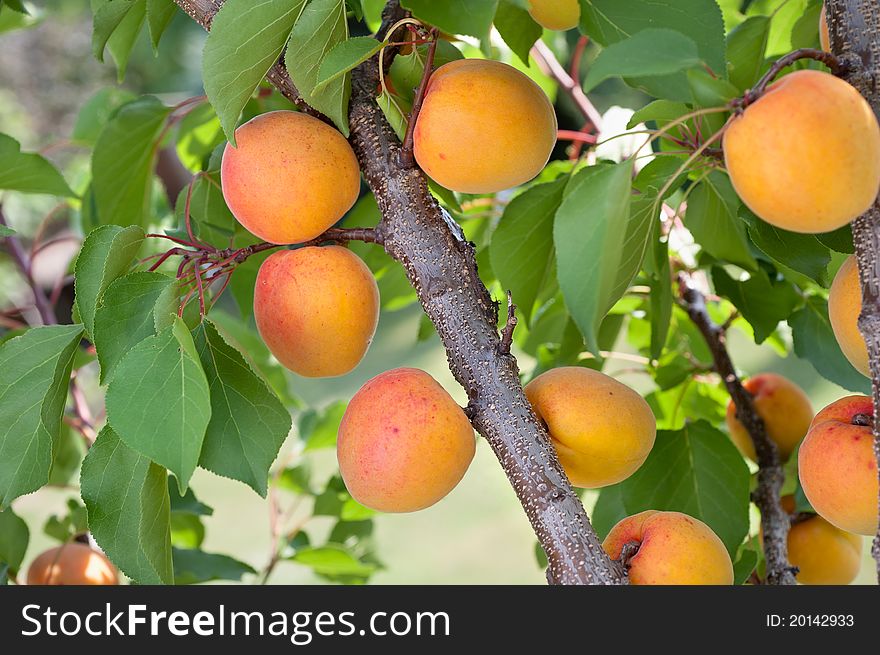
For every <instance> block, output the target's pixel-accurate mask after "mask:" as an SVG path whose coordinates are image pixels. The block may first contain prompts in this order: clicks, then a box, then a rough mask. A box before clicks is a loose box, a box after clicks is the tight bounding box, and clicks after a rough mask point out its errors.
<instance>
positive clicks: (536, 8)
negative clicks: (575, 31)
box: [529, 0, 581, 30]
mask: <svg viewBox="0 0 880 655" xmlns="http://www.w3.org/2000/svg"><path fill="white" fill-rule="evenodd" d="M529 13H530V14H531V16H532V18H534V19H535V22H536V23H538V24H539V25H540V26H541V27H546V28H547V29H548V30H570V29H571V28H572V27H577V24H578V22H580V20H581V5H580V3H579V2H578V0H530V2H529Z"/></svg>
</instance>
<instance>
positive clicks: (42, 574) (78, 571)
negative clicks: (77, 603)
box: [27, 543, 119, 585]
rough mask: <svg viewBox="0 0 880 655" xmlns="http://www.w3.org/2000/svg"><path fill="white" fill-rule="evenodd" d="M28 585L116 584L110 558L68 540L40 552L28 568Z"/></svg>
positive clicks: (117, 579) (114, 568)
mask: <svg viewBox="0 0 880 655" xmlns="http://www.w3.org/2000/svg"><path fill="white" fill-rule="evenodd" d="M27 583H28V584H29V585H117V584H119V575H118V574H117V573H116V567H114V566H113V565H112V564H111V563H110V560H108V559H107V558H106V557H104V555H102V554H101V553H99V552H98V551H96V550H94V549H92V548H90V547H89V546H87V545H85V544H80V543H69V544H64V545H63V546H58V547H57V548H50V549H49V550H47V551H46V552H44V553H42V554H40V555H39V556H38V557H37V558H36V559H35V560H34V561H33V562H32V563H31V566H30V568H29V569H28V574H27Z"/></svg>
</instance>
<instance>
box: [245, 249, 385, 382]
mask: <svg viewBox="0 0 880 655" xmlns="http://www.w3.org/2000/svg"><path fill="white" fill-rule="evenodd" d="M254 318H255V319H256V322H257V329H258V330H259V332H260V336H261V337H262V338H263V341H264V342H265V343H266V346H267V347H268V348H269V350H270V351H272V354H273V355H275V357H276V358H277V359H278V361H279V362H281V363H282V364H283V365H284V366H286V367H287V368H289V369H290V370H291V371H294V372H295V373H299V374H300V375H304V376H306V377H332V376H336V375H344V374H345V373H348V372H349V371H351V370H352V369H353V368H354V367H355V366H357V365H358V363H359V362H360V361H361V359H363V357H364V354H365V353H366V352H367V348H368V347H369V345H370V341H372V339H373V334H375V332H376V324H377V323H378V321H379V289H378V287H377V286H376V280H375V278H374V277H373V274H372V273H371V272H370V269H369V268H367V266H366V264H364V263H363V262H362V261H361V260H360V259H359V258H358V257H357V255H355V254H354V253H352V252H351V251H350V250H347V249H345V248H342V247H340V246H326V247H316V246H308V247H306V248H299V249H297V250H281V251H279V252H276V253H274V254H273V255H272V256H271V257H269V258H268V259H266V261H264V262H263V264H262V266H260V272H259V273H258V274H257V284H256V287H255V288H254Z"/></svg>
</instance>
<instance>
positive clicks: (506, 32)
mask: <svg viewBox="0 0 880 655" xmlns="http://www.w3.org/2000/svg"><path fill="white" fill-rule="evenodd" d="M495 27H496V29H497V30H498V33H499V34H500V35H501V38H502V39H504V42H505V43H506V44H507V45H508V46H509V47H510V49H511V50H513V52H514V53H516V56H517V57H519V58H520V59H521V60H522V62H523V63H524V64H525V65H526V66H528V65H529V52H531V50H532V46H533V45H535V42H536V41H537V40H538V39H540V38H541V35H542V34H543V33H544V28H542V27H541V26H540V25H538V24H537V23H536V22H535V21H534V20H533V19H532V17H531V15H529V12H528V11H526V10H525V9H524V8H522V7H520V6H517V5H516V4H514V3H512V2H510V1H509V0H501V2H499V3H498V9H496V10H495Z"/></svg>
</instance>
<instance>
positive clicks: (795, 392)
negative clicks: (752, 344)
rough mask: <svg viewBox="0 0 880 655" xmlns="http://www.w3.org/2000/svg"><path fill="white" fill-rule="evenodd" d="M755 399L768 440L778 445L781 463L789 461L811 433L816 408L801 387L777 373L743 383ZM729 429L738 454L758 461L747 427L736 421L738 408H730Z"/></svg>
mask: <svg viewBox="0 0 880 655" xmlns="http://www.w3.org/2000/svg"><path fill="white" fill-rule="evenodd" d="M743 387H745V389H746V391H748V392H749V393H750V394H751V395H752V398H754V405H755V411H757V412H758V416H760V417H761V419H762V420H763V421H764V427H765V429H766V430H767V436H768V437H770V439H771V441H773V443H775V444H776V448H777V450H778V451H779V457H780V459H781V460H782V461H785V460H786V459H788V457H789V455H791V454H792V453H793V452H794V449H795V448H797V445H798V444H799V443H800V441H801V439H803V438H804V436H805V435H806V434H807V430H809V429H810V422H811V421H812V420H813V407H812V405H811V404H810V399H809V398H808V397H807V394H805V393H804V391H803V389H801V388H800V387H799V386H798V385H796V384H795V383H794V382H792V381H791V380H788V379H786V378H784V377H782V376H781V375H776V374H775V373H761V374H760V375H756V376H754V377H752V378H749V379H748V380H746V381H745V382H743ZM726 420H727V429H728V430H729V432H730V438H731V439H732V440H733V443H734V444H735V445H736V447H737V448H739V451H740V452H741V453H742V454H743V455H745V456H746V457H748V458H749V459H751V460H752V461H757V456H756V455H755V444H754V442H753V441H752V437H751V435H750V434H749V432H748V430H746V428H745V426H744V425H743V424H742V423H740V421H739V419H738V418H736V405H734V404H733V401H731V402H729V403H728V404H727V417H726Z"/></svg>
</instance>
